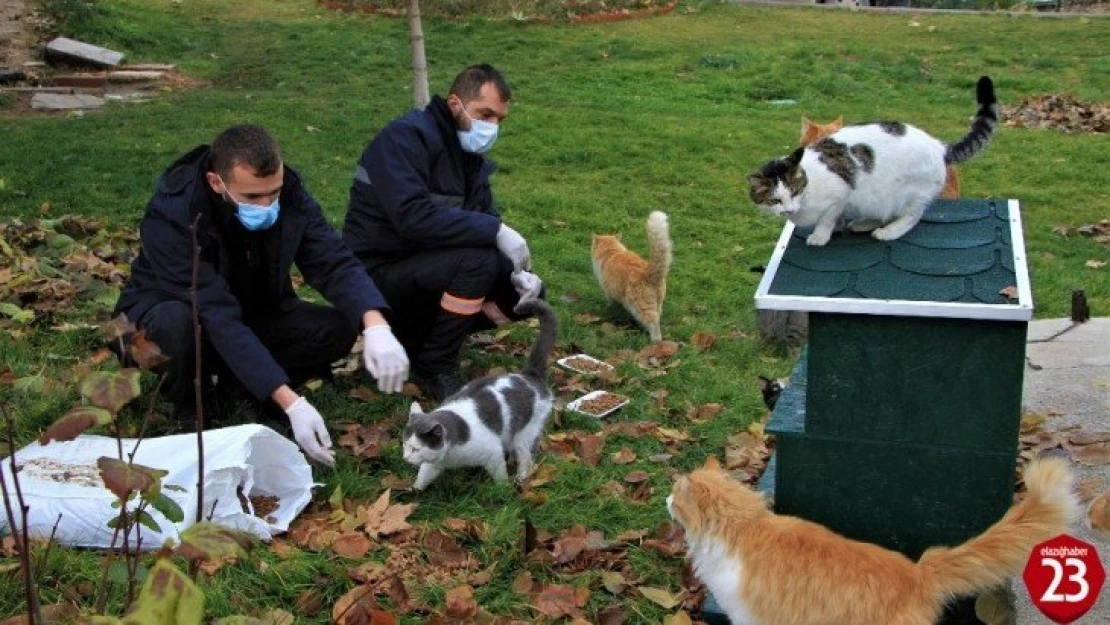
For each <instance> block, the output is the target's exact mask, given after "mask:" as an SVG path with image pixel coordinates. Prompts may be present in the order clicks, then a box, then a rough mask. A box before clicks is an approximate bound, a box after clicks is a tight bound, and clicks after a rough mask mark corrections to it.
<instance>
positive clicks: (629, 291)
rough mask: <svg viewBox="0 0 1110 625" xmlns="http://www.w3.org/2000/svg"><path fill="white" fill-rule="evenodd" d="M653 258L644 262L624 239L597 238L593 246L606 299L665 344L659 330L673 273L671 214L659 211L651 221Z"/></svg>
mask: <svg viewBox="0 0 1110 625" xmlns="http://www.w3.org/2000/svg"><path fill="white" fill-rule="evenodd" d="M647 239H648V247H649V248H650V249H651V256H650V258H649V259H648V260H644V259H643V258H640V256H639V255H637V254H636V253H635V252H633V251H630V250H629V249H628V248H626V247H625V246H624V244H622V243H621V240H620V236H618V235H611V234H595V235H594V238H593V244H592V245H591V246H590V256H591V257H592V258H593V265H594V275H595V276H597V281H598V284H600V285H601V290H602V291H604V292H605V296H606V297H608V298H609V299H612V300H616V301H618V302H620V304H621V305H622V306H624V307H625V309H627V310H628V312H629V313H631V314H632V316H633V317H635V318H636V321H638V322H639V323H640V325H642V326H643V327H644V329H646V330H647V331H648V334H649V335H650V336H651V340H652V341H661V340H663V332H662V330H661V329H660V327H659V321H660V318H661V317H662V316H663V298H664V297H666V295H667V273H668V272H669V271H670V269H671V260H672V244H671V235H670V227H669V226H668V224H667V214H666V213H663V212H661V211H655V212H653V213H651V214H650V215H648V220H647Z"/></svg>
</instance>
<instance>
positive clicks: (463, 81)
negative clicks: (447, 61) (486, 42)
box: [447, 63, 513, 102]
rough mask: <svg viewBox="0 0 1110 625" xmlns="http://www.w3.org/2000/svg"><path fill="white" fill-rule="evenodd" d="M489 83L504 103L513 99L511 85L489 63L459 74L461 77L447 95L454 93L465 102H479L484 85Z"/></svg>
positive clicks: (474, 66) (456, 79)
mask: <svg viewBox="0 0 1110 625" xmlns="http://www.w3.org/2000/svg"><path fill="white" fill-rule="evenodd" d="M488 82H492V83H493V86H494V87H495V88H496V89H497V95H499V96H501V101H502V102H508V101H509V100H511V99H512V98H513V91H512V89H509V83H507V82H505V77H504V76H502V75H501V72H499V71H497V70H496V69H494V68H493V66H492V65H490V64H489V63H481V64H479V65H471V66H470V67H468V68H466V69H464V70H463V71H461V72H459V75H458V76H455V82H453V83H451V91H450V92H448V94H447V95H451V94H452V93H453V94H455V95H457V96H459V99H460V100H463V101H469V100H477V99H478V97H479V96H480V95H481V91H482V85H484V84H486V83H488Z"/></svg>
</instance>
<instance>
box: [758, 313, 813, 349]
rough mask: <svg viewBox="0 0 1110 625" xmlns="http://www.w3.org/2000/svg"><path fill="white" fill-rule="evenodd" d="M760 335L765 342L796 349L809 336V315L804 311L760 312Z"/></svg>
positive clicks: (803, 343)
mask: <svg viewBox="0 0 1110 625" xmlns="http://www.w3.org/2000/svg"><path fill="white" fill-rule="evenodd" d="M756 312H758V313H759V334H760V336H762V337H763V339H764V340H766V341H770V342H772V343H779V344H781V345H783V346H785V347H790V348H795V347H801V346H802V345H805V342H806V337H808V336H809V313H808V312H805V311H802V310H759V311H756Z"/></svg>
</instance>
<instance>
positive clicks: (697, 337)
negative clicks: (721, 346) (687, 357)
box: [690, 332, 717, 351]
mask: <svg viewBox="0 0 1110 625" xmlns="http://www.w3.org/2000/svg"><path fill="white" fill-rule="evenodd" d="M690 342H691V343H693V344H694V347H696V348H698V349H699V350H701V351H705V350H707V349H709V348H710V347H713V344H714V343H716V342H717V335H716V334H712V333H709V332H695V333H694V335H693V336H691V337H690Z"/></svg>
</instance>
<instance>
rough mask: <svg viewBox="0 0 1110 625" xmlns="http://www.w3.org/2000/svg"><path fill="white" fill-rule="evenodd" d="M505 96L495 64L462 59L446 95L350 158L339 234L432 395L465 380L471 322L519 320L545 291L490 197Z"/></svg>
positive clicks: (524, 246)
mask: <svg viewBox="0 0 1110 625" xmlns="http://www.w3.org/2000/svg"><path fill="white" fill-rule="evenodd" d="M511 97H512V93H511V91H510V90H509V86H508V84H506V82H505V79H504V78H503V77H502V76H501V74H500V73H499V72H498V71H497V70H496V69H494V68H493V67H491V66H489V65H485V64H483V65H474V66H472V67H468V68H466V69H465V70H463V71H462V72H461V73H460V74H459V75H458V76H456V77H455V80H454V82H453V84H452V85H451V89H450V91H449V93H448V95H447V98H442V97H440V96H435V97H434V98H432V101H431V102H430V103H429V104H428V106H427V107H425V108H424V109H423V110H417V111H412V112H410V113H408V114H406V115H404V116H402V117H400V118H398V119H396V120H394V121H393V122H391V123H390V124H389V125H387V126H386V127H385V128H383V129H382V130H381V132H379V133H378V135H377V136H376V137H374V139H373V140H372V141H371V142H370V145H369V146H368V147H367V148H366V150H365V151H364V152H363V153H362V157H361V158H360V159H359V162H358V165H357V166H356V167H355V176H354V182H353V183H352V185H351V191H350V201H349V204H348V207H347V218H346V221H345V223H344V226H343V238H344V240H345V241H346V242H347V245H348V246H350V248H351V249H352V250H353V251H354V253H355V255H356V256H357V257H358V258H359V259H360V260H361V261H362V263H363V264H364V265H365V266H366V269H367V271H368V272H369V273H370V275H371V276H372V277H373V278H374V282H375V283H376V284H377V285H378V288H380V289H381V292H382V294H383V295H384V296H385V298H386V301H388V302H389V306H390V310H389V311H388V312H387V313H386V318H387V319H389V322H390V324H391V325H392V326H393V328H394V329H395V331H396V333H397V338H398V339H399V340H400V341H401V343H402V344H403V345H404V346H405V349H406V351H407V352H408V355H409V358H410V359H411V360H412V373H413V380H414V381H415V382H416V383H417V384H418V385H419V386H420V387H421V390H422V391H423V392H424V394H425V395H427V396H429V397H431V398H433V399H437V400H439V399H442V398H443V397H445V396H447V395H450V394H451V393H453V392H454V391H456V390H458V388H459V387H461V386H462V384H463V380H462V379H461V378H460V377H459V375H458V360H459V350H460V348H461V347H462V343H463V340H464V339H465V338H466V335H467V334H468V333H469V332H473V331H475V330H480V329H483V328H491V327H493V326H494V325H500V324H502V323H506V322H508V321H513V320H517V319H519V318H520V317H519V316H517V315H516V314H514V313H513V308H514V307H515V306H516V304H517V303H518V302H519V301H520V300H521V299H527V298H534V297H543V291H544V287H543V283H542V282H541V281H540V279H539V277H538V276H536V275H535V274H533V273H531V271H530V270H531V266H532V259H531V254H530V252H529V250H528V243H527V242H526V241H525V240H524V237H522V236H521V235H520V233H518V232H517V231H516V230H514V229H513V228H511V227H509V226H508V225H507V224H505V223H504V222H503V221H502V220H501V215H500V214H499V213H498V211H497V209H496V208H495V207H494V202H493V195H492V193H491V191H490V183H489V178H490V175H491V174H492V173H493V171H494V166H493V163H492V162H490V161H489V160H487V159H486V157H485V156H484V155H485V154H486V153H487V152H489V150H490V149H491V148H492V147H493V145H494V142H495V141H496V140H497V136H498V132H499V130H500V129H501V124H502V123H503V122H504V121H505V118H506V116H507V115H508V113H509V100H510V98H511Z"/></svg>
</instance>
